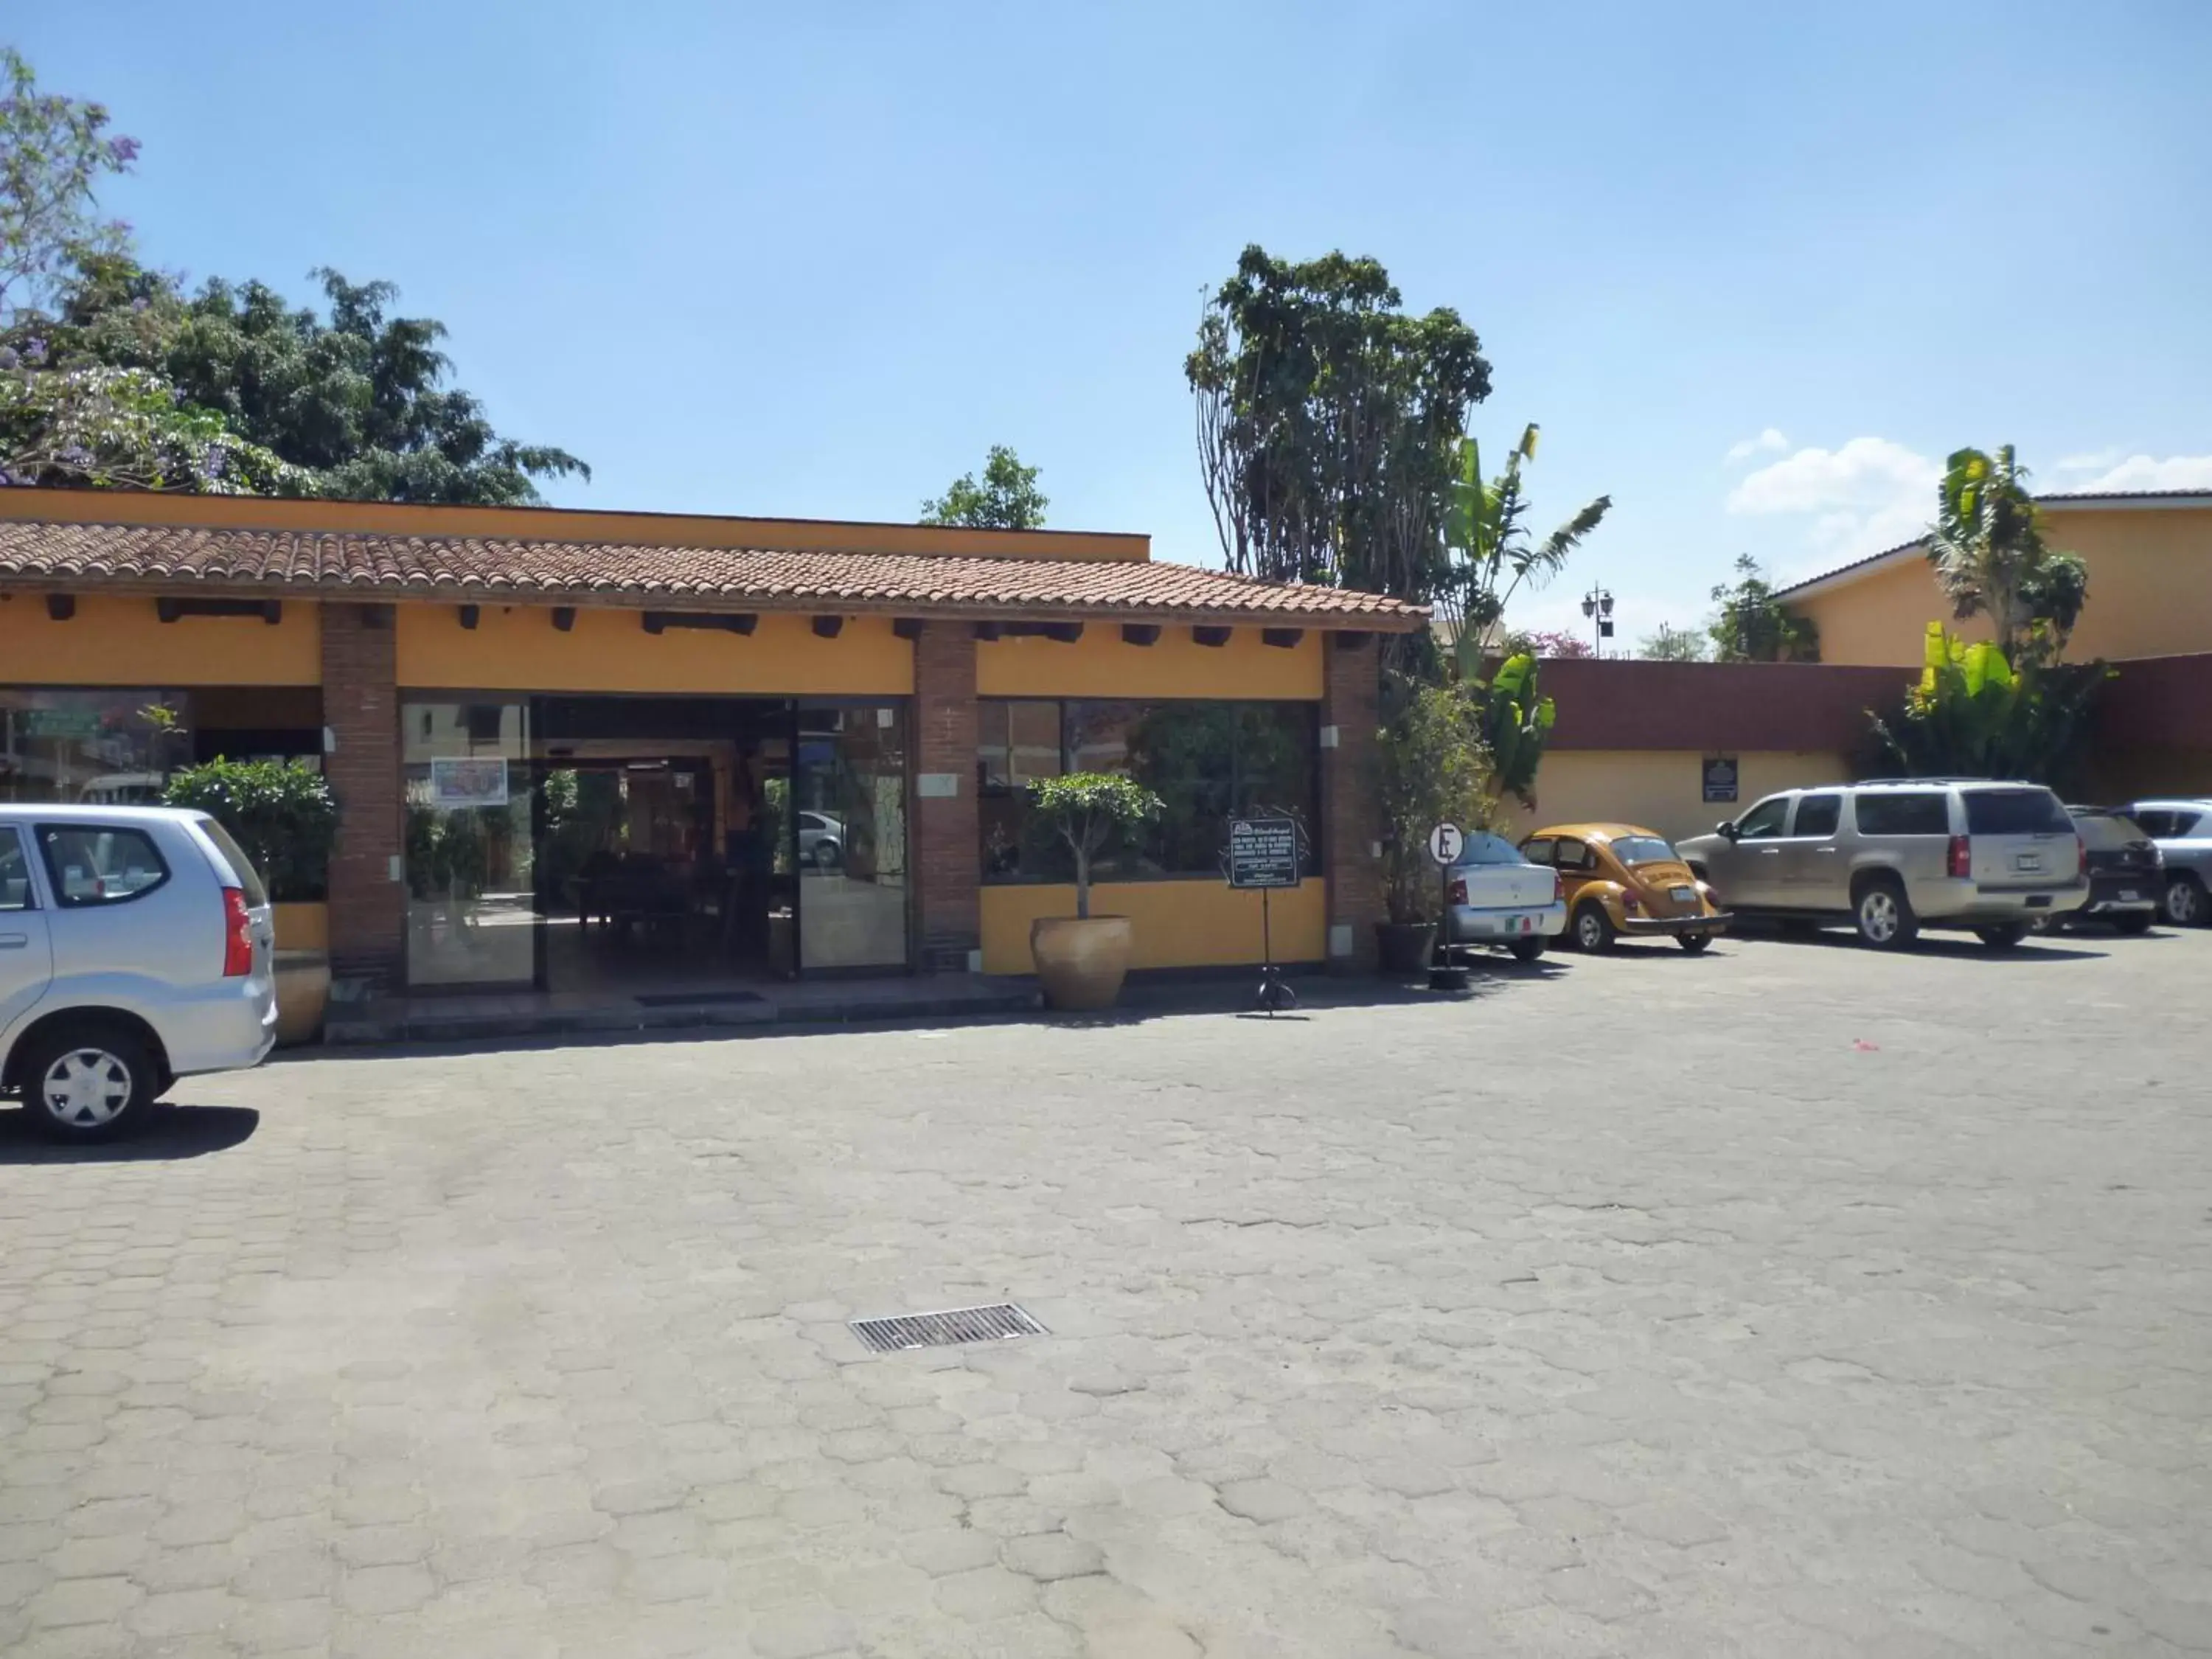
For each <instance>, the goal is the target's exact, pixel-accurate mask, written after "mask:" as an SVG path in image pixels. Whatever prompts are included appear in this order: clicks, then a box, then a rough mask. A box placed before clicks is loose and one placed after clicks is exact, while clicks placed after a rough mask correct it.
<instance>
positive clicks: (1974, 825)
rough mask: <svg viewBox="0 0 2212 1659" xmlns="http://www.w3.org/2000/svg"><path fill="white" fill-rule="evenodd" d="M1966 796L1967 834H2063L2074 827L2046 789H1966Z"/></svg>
mask: <svg viewBox="0 0 2212 1659" xmlns="http://www.w3.org/2000/svg"><path fill="white" fill-rule="evenodd" d="M2073 828H2074V820H2073V819H2071V818H2069V817H2067V816H2066V809H2065V808H2064V807H2063V806H2061V805H2059V804H2058V797H2057V796H2056V795H2054V794H2052V793H2051V792H2050V791H2049V790H2048V789H1969V790H1967V791H1966V833H1967V834H1968V835H1970V836H2039V835H2040V836H2047V835H2066V834H2070V833H2071V832H2072V830H2073Z"/></svg>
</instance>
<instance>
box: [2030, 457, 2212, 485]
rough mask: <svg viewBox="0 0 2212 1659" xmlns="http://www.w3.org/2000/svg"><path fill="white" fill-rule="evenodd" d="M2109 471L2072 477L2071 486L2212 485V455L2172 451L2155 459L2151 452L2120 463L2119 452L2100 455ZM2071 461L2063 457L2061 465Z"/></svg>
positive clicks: (2068, 463) (2068, 464)
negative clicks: (2117, 462) (2163, 456)
mask: <svg viewBox="0 0 2212 1659" xmlns="http://www.w3.org/2000/svg"><path fill="white" fill-rule="evenodd" d="M2097 459H2099V461H2100V463H2101V464H2103V465H2106V469H2107V470H2106V471H2104V472H2101V473H2100V474H2099V475H2098V476H2097V477H2093V478H2079V479H2075V478H2069V479H2068V480H2067V483H2066V488H2067V489H2081V490H2098V489H2212V455H2170V456H2168V457H2167V458H2166V459H2164V460H2162V461H2160V460H2154V459H2152V458H2151V457H2150V456H2148V455H2130V456H2129V457H2128V459H2126V460H2124V461H2119V464H2118V465H2111V463H2112V462H2113V461H2115V460H2118V456H2117V455H2111V456H2102V457H2099V458H2097ZM2059 465H2061V466H2071V465H2073V463H2072V462H2070V461H2061V462H2060V463H2059Z"/></svg>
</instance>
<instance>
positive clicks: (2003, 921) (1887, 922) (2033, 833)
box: [1679, 778, 2089, 950]
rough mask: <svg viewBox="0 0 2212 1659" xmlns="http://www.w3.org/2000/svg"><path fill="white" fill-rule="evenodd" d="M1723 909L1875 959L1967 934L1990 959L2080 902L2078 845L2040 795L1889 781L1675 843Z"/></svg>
mask: <svg viewBox="0 0 2212 1659" xmlns="http://www.w3.org/2000/svg"><path fill="white" fill-rule="evenodd" d="M1679 846H1680V851H1681V854H1682V857H1683V859H1684V860H1685V861H1686V862H1687V863H1688V864H1689V866H1690V867H1691V868H1692V870H1694V871H1695V872H1697V873H1698V874H1699V876H1700V877H1702V878H1705V880H1708V881H1710V882H1711V883H1712V884H1713V886H1714V887H1715V888H1716V889H1717V890H1718V893H1719V896H1721V897H1722V898H1723V900H1724V901H1725V902H1727V905H1728V908H1729V909H1730V910H1733V911H1735V912H1736V913H1737V914H1739V915H1753V916H1760V915H1764V916H1769V917H1774V918H1777V919H1779V920H1782V921H1798V922H1809V923H1812V924H1813V925H1814V926H1819V925H1820V924H1823V923H1826V922H1832V921H1849V922H1850V923H1851V924H1852V925H1853V926H1854V927H1857V929H1858V935H1859V937H1860V939H1863V940H1864V941H1865V942H1866V943H1867V944H1869V945H1875V946H1876V947H1878V948H1881V949H1884V950H1896V949H1899V948H1901V947H1902V946H1904V945H1909V944H1911V942H1912V939H1913V936H1914V935H1915V934H1916V933H1918V932H1919V931H1920V929H1921V928H1923V927H1958V928H1967V929H1971V930H1972V932H1973V933H1976V934H1978V936H1979V937H1980V939H1981V940H1982V942H1983V943H1984V945H1988V946H1990V948H1991V949H1992V950H2007V949H2009V948H2010V947H2011V946H2013V945H2017V944H2018V943H2019V942H2020V940H2021V937H2022V936H2023V935H2024V934H2026V933H2027V929H2028V926H2029V924H2030V923H2032V922H2034V921H2040V920H2041V919H2043V918H2044V917H2046V916H2054V915H2063V914H2065V913H2066V912H2068V911H2069V910H2075V909H2078V908H2081V905H2082V904H2083V902H2086V901H2087V898H2088V895H2089V884H2088V880H2087V877H2086V875H2085V874H2084V871H2085V869H2086V867H2087V854H2085V852H2084V850H2083V848H2082V845H2081V836H2079V835H2078V834H2077V833H2076V832H2075V827H2074V821H2073V819H2072V818H2070V817H2068V816H2067V813H2066V809H2065V807H2063V805H2060V804H2059V800H2058V797H2057V796H2056V795H2054V794H2052V793H2051V791H2049V790H2048V789H2045V788H2044V787H2042V786H2041V785H2040V784H2033V783H1992V782H1988V781H1982V780H1979V779H1969V778H1898V779H1883V780H1881V781H1875V782H1871V783H1838V784H1828V785H1824V786H1823V787H1820V788H1817V789H1790V790H1785V791H1784V793H1781V794H1778V795H1769V796H1768V797H1767V798H1766V799H1764V800H1762V801H1760V802H1759V803H1758V804H1757V805H1754V806H1753V807H1752V809H1751V810H1750V811H1747V812H1746V813H1745V814H1744V815H1743V816H1742V817H1741V818H1738V819H1735V821H1734V822H1732V823H1722V824H1720V825H1718V826H1717V828H1716V829H1714V831H1713V833H1712V834H1711V835H1710V836H1697V837H1695V838H1693V839H1692V840H1689V841H1686V842H1680V843H1679Z"/></svg>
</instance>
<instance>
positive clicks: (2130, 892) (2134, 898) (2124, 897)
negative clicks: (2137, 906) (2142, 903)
mask: <svg viewBox="0 0 2212 1659" xmlns="http://www.w3.org/2000/svg"><path fill="white" fill-rule="evenodd" d="M2139 898H2140V895H2139V894H2137V893H2136V890H2135V889H2134V888H2132V887H2123V888H2121V889H2120V902H2121V903H2123V904H2134V903H2136V902H2138V900H2139Z"/></svg>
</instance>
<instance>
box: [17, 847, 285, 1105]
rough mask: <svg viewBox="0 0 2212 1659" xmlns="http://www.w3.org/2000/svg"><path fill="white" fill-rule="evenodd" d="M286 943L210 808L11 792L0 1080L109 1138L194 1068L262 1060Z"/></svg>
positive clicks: (272, 1036) (255, 879)
mask: <svg viewBox="0 0 2212 1659" xmlns="http://www.w3.org/2000/svg"><path fill="white" fill-rule="evenodd" d="M275 949H276V935H275V924H274V919H273V915H272V913H271V911H270V905H269V895H268V893H267V892H266V890H264V888H263V887H262V884H261V878H260V877H259V876H258V875H257V874H256V873H255V872H254V869H253V864H252V860H249V859H248V858H247V857H246V854H245V853H244V852H242V851H241V850H240V848H239V846H238V843H237V842H235V841H234V840H232V838H231V836H229V834H228V832H227V831H226V830H225V829H223V828H222V825H221V824H219V823H216V821H215V820H214V819H213V818H210V817H208V816H207V815H206V814H205V813H204V812H192V811H182V810H179V809H177V808H174V807H167V806H83V805H78V806H48V805H0V1095H12V1096H15V1097H20V1098H21V1100H22V1102H23V1103H24V1104H25V1105H26V1106H27V1107H28V1108H29V1109H31V1111H32V1113H33V1115H34V1116H35V1118H36V1119H37V1121H38V1123H39V1126H40V1127H41V1128H42V1129H44V1130H46V1132H47V1133H50V1134H52V1135H56V1136H58V1137H60V1138H62V1139H70V1140H97V1139H104V1138H105V1137H106V1136H109V1135H112V1134H116V1133H120V1132H121V1131H122V1130H124V1129H125V1128H127V1127H129V1126H130V1125H131V1122H132V1121H134V1120H135V1119H137V1118H138V1117H141V1116H143V1115H144V1113H145V1112H146V1110H147V1109H149V1107H150V1106H151V1105H152V1104H153V1103H154V1102H155V1099H157V1098H158V1097H160V1096H161V1094H162V1093H163V1092H164V1091H166V1090H167V1089H168V1087H169V1086H170V1085H172V1084H173V1083H174V1082H175V1081H176V1079H179V1078H180V1077H186V1076H189V1075H191V1073H196V1072H228V1071H240V1070H243V1069H245V1068H246V1067H248V1066H258V1065H259V1064H260V1063H261V1061H262V1060H263V1059H264V1058H265V1057H266V1056H267V1054H268V1053H269V1050H270V1047H271V1046H272V1045H273V1044H274V1043H275V1042H276V981H275V977H274V972H273V963H274V959H275Z"/></svg>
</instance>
